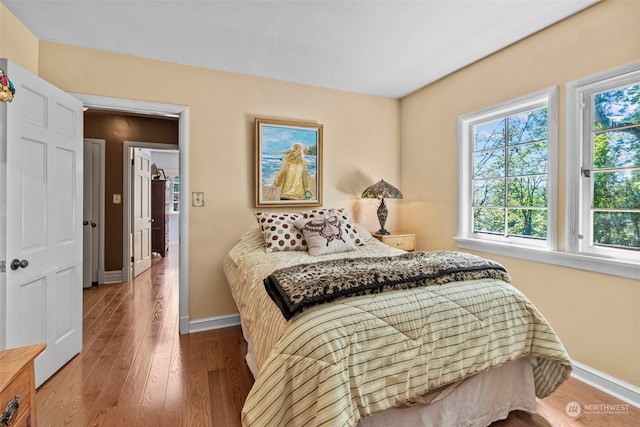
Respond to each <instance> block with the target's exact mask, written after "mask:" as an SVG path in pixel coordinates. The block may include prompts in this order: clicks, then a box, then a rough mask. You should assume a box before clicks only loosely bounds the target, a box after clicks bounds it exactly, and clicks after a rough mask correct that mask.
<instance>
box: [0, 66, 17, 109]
mask: <svg viewBox="0 0 640 427" xmlns="http://www.w3.org/2000/svg"><path fill="white" fill-rule="evenodd" d="M15 94H16V88H15V87H14V86H13V83H12V82H11V80H9V77H8V76H7V74H6V73H5V72H4V70H3V69H2V68H0V101H2V102H11V101H13V96H14V95H15Z"/></svg>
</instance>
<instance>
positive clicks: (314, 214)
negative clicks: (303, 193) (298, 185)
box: [302, 208, 364, 246]
mask: <svg viewBox="0 0 640 427" xmlns="http://www.w3.org/2000/svg"><path fill="white" fill-rule="evenodd" d="M302 215H304V217H305V218H330V217H332V216H337V217H338V218H339V219H340V222H341V223H342V233H343V234H344V235H346V236H347V237H348V238H349V240H351V243H353V245H354V246H362V245H364V239H363V238H362V237H361V236H360V235H359V234H358V229H357V228H356V226H355V225H353V223H352V222H351V219H350V218H349V215H347V213H346V212H345V209H344V208H329V209H324V208H322V209H313V210H310V211H306V212H302Z"/></svg>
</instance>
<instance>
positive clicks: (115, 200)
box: [113, 194, 122, 205]
mask: <svg viewBox="0 0 640 427" xmlns="http://www.w3.org/2000/svg"><path fill="white" fill-rule="evenodd" d="M120 203H122V194H114V195H113V204H115V205H119V204H120Z"/></svg>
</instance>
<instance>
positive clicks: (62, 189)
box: [2, 61, 83, 386]
mask: <svg viewBox="0 0 640 427" xmlns="http://www.w3.org/2000/svg"><path fill="white" fill-rule="evenodd" d="M2 65H3V67H2V68H4V70H5V71H6V72H7V75H8V76H9V78H10V79H11V80H12V81H13V83H14V85H15V87H16V94H15V98H14V100H13V102H12V103H11V104H7V105H6V134H7V138H6V141H7V142H6V148H7V153H6V156H7V157H6V162H7V163H6V164H7V171H6V173H7V182H6V197H7V199H6V200H7V206H6V236H7V239H6V240H7V241H6V245H7V246H6V257H7V268H6V307H5V315H6V326H5V328H6V330H5V337H6V342H5V344H6V347H7V348H13V347H19V346H24V345H30V344H35V343H46V344H47V348H46V350H45V352H44V353H42V354H41V355H40V356H39V357H38V358H37V359H36V363H35V371H36V386H39V385H40V384H42V383H43V382H44V381H45V380H46V379H48V378H49V377H50V376H51V375H53V374H54V373H55V372H56V371H57V370H58V369H60V368H61V367H62V366H63V365H64V364H65V363H66V362H67V361H69V360H70V359H71V358H72V357H73V356H75V355H76V354H77V353H79V352H80V350H81V348H82V119H83V117H82V103H81V102H80V101H79V100H77V99H76V98H74V97H72V96H70V95H68V94H66V93H65V92H63V91H61V90H60V89H58V88H56V87H55V86H53V85H51V84H49V83H48V82H46V81H44V80H42V79H41V78H39V77H37V76H35V75H33V74H31V73H30V72H29V71H27V70H25V69H23V68H21V67H19V66H18V65H16V64H14V63H11V62H8V61H3V62H2Z"/></svg>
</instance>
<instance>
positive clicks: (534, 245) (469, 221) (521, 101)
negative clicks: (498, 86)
mask: <svg viewBox="0 0 640 427" xmlns="http://www.w3.org/2000/svg"><path fill="white" fill-rule="evenodd" d="M541 107H547V126H548V140H547V141H548V144H547V161H548V164H547V168H548V169H547V177H548V178H547V238H546V239H545V240H540V239H527V238H521V237H513V236H510V237H504V236H494V235H488V234H484V233H474V232H473V215H472V207H473V176H472V175H473V156H472V153H473V126H474V125H475V124H479V123H483V122H487V121H491V120H493V119H497V118H500V117H506V116H510V115H513V114H517V113H520V112H523V111H528V110H533V109H537V108H541ZM557 147H558V88H557V87H551V88H548V89H544V90H541V91H538V92H535V93H532V94H529V95H526V96H523V97H520V98H517V99H513V100H510V101H507V102H503V103H501V104H498V105H494V106H491V107H488V108H485V109H481V110H478V111H474V112H471V113H468V114H465V115H462V116H460V117H458V232H457V237H456V241H457V242H458V246H460V247H464V248H468V249H475V250H484V251H488V252H498V253H500V252H502V251H504V252H505V254H509V253H512V254H513V253H514V252H513V251H521V252H522V251H525V252H528V251H529V250H531V249H534V250H537V251H541V250H542V251H549V250H555V249H556V242H557V236H556V233H557V232H556V230H557V202H556V200H557V181H558V179H557V163H558V162H557V159H558V155H557V152H558V148H557ZM522 256H523V257H528V256H527V255H524V253H523V255H522Z"/></svg>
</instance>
